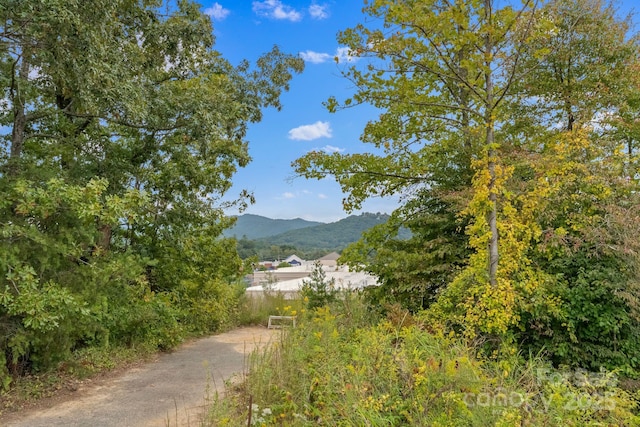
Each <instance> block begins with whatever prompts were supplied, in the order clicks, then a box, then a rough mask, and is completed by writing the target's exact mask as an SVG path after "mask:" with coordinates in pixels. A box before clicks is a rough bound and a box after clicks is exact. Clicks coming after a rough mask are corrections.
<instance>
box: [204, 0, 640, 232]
mask: <svg viewBox="0 0 640 427" xmlns="http://www.w3.org/2000/svg"><path fill="white" fill-rule="evenodd" d="M636 1H637V0H624V1H622V2H620V3H619V5H620V12H621V13H626V12H628V11H630V10H631V8H632V7H635V2H636ZM362 7H363V0H327V1H322V0H319V1H310V0H256V1H251V0H219V1H217V2H211V1H206V0H205V1H204V2H203V3H202V10H203V11H204V12H205V13H206V14H207V15H209V16H211V19H212V21H213V25H214V34H215V36H216V45H215V49H216V50H218V51H219V52H221V53H222V55H223V56H224V57H225V58H227V59H228V60H229V61H231V62H232V63H233V64H237V63H238V62H239V61H240V60H242V59H247V60H250V61H255V59H257V58H258V57H259V56H260V55H261V54H262V53H264V52H267V51H269V50H270V49H271V48H272V47H273V46H274V45H278V46H279V47H280V48H281V50H282V51H284V52H287V53H291V54H299V55H301V56H302V58H303V59H305V62H306V67H305V71H304V72H303V73H302V74H300V75H296V76H295V77H294V79H293V81H292V82H291V88H290V91H289V92H287V93H284V95H283V96H282V104H283V108H282V110H281V111H280V112H277V111H275V110H274V109H269V110H266V111H265V114H264V117H263V120H262V122H261V123H258V124H253V125H252V126H251V127H250V129H249V133H248V135H247V139H248V140H249V147H250V154H251V156H252V157H253V161H252V162H251V163H250V164H249V165H248V166H247V167H246V168H243V169H240V171H239V172H238V173H237V175H236V176H235V178H234V186H233V188H232V189H231V191H230V192H229V196H230V197H235V196H236V195H237V194H238V193H239V192H240V191H241V190H242V189H247V190H249V191H251V192H253V194H254V195H255V198H256V203H255V204H254V205H251V206H250V207H249V208H248V209H247V210H246V211H245V213H252V214H256V215H263V216H267V217H270V218H283V219H284V218H287V219H288V218H304V219H307V220H314V221H322V222H332V221H336V220H338V219H340V218H344V217H346V216H347V214H346V213H345V212H344V211H343V209H342V204H341V200H342V197H343V195H342V193H341V191H340V188H339V186H338V185H337V184H336V183H335V182H334V181H333V180H330V179H327V180H322V181H315V180H304V179H302V178H296V179H293V180H291V177H292V176H293V170H292V168H291V166H290V165H291V162H292V161H293V160H295V159H296V158H298V157H300V156H302V155H304V154H305V153H307V152H308V151H310V150H313V149H323V150H326V151H328V152H332V151H340V152H344V153H354V152H362V151H364V150H367V148H368V147H367V144H363V143H361V142H360V140H359V136H360V134H361V131H362V129H363V128H364V126H365V124H366V123H367V121H369V120H370V119H372V118H374V117H375V116H377V113H376V112H375V111H374V110H373V109H372V108H370V107H366V106H365V107H362V106H361V107H357V108H354V109H350V110H346V111H340V112H338V113H335V114H330V113H329V112H328V111H327V110H326V109H325V108H324V107H323V106H322V103H323V101H325V100H326V99H327V98H328V97H329V96H336V97H337V98H338V100H340V99H344V98H345V97H347V96H349V95H350V94H352V93H353V88H352V87H351V85H350V83H349V82H348V81H347V80H346V79H344V78H342V77H341V76H340V74H339V71H340V67H343V66H345V64H346V61H347V60H348V58H346V57H345V52H344V50H343V49H341V46H339V45H338V43H337V41H336V35H337V33H338V32H339V31H341V30H345V29H347V28H350V27H353V26H355V25H356V24H358V23H360V22H363V21H364V20H365V19H368V20H371V18H370V17H365V16H364V15H363V14H362V10H361V9H362ZM635 21H636V22H637V20H635ZM336 56H338V57H340V58H341V60H342V65H340V64H336V62H335V61H334V57H336ZM396 206H397V201H396V200H389V199H387V200H384V199H373V200H371V201H369V202H367V203H366V204H365V205H364V206H363V209H362V211H363V212H387V213H389V212H391V211H392V210H393V209H394V208H395V207H396ZM228 213H229V214H237V212H234V211H230V212H228Z"/></svg>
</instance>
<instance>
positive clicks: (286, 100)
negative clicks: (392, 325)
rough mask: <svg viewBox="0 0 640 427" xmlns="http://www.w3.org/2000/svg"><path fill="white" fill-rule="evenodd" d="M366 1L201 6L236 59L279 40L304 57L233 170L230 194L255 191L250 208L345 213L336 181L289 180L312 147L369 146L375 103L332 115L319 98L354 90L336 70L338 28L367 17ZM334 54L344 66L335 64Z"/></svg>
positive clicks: (312, 214)
mask: <svg viewBox="0 0 640 427" xmlns="http://www.w3.org/2000/svg"><path fill="white" fill-rule="evenodd" d="M362 6H363V2H362V0H333V1H332V0H330V1H326V2H322V3H320V2H312V1H295V0H282V1H278V0H266V1H249V0H246V1H238V0H233V1H232V0H226V1H225V0H221V1H218V2H213V3H207V2H203V3H202V10H203V11H204V12H205V13H206V14H208V15H210V16H211V18H212V20H213V25H214V34H215V36H216V45H215V47H214V48H215V49H216V50H217V51H219V52H221V53H222V55H223V56H224V57H225V58H226V59H228V60H229V61H231V62H232V63H233V64H237V63H238V62H239V61H240V60H242V59H248V60H250V61H255V59H257V58H258V57H259V56H260V55H261V54H262V53H265V52H268V51H269V50H271V48H272V47H273V46H274V45H278V46H279V47H280V49H281V50H282V51H284V52H287V53H291V54H294V55H298V54H299V55H301V56H302V58H304V59H305V70H304V72H303V73H302V74H298V75H295V76H294V78H293V80H292V82H291V87H290V90H289V92H286V93H284V95H283V96H282V98H281V100H282V104H283V108H282V110H281V111H279V112H278V111H276V110H275V109H273V108H271V109H268V110H265V114H264V117H263V120H262V122H261V123H258V124H253V125H251V127H250V129H249V132H248V135H247V139H248V140H249V151H250V154H251V156H252V158H253V161H252V162H251V163H250V164H249V165H248V166H247V167H245V168H243V169H240V170H239V172H238V173H237V174H236V175H235V178H234V186H233V188H232V189H231V190H230V192H229V196H230V197H235V196H236V195H237V194H238V193H239V192H240V191H241V190H242V189H247V190H249V191H251V192H253V194H254V196H255V198H256V203H255V204H254V205H251V206H250V207H249V208H248V209H247V210H246V211H245V213H252V214H256V215H263V216H266V217H270V218H283V219H284V218H286V219H288V218H304V219H307V220H314V221H322V222H331V221H336V220H339V219H341V218H344V217H346V216H347V215H348V214H346V213H345V212H344V211H343V210H342V197H343V196H342V193H341V191H340V187H339V186H338V185H337V184H336V183H335V182H334V181H333V180H330V179H327V180H322V181H316V180H305V179H303V178H296V179H293V180H292V179H291V178H292V176H293V169H292V168H291V162H292V161H293V160H295V159H296V158H298V157H300V156H302V155H304V154H305V153H307V152H308V151H310V150H313V149H323V150H326V151H328V152H332V151H340V152H344V153H354V152H361V151H363V150H365V149H367V148H368V147H366V146H365V144H362V143H361V142H360V141H359V136H360V134H361V132H362V129H363V128H364V126H365V124H366V123H367V121H369V120H370V119H371V118H373V117H375V116H374V114H375V113H374V112H373V109H372V108H371V107H366V106H364V107H358V108H355V109H351V110H348V111H341V112H339V113H336V114H330V113H329V112H328V111H327V110H326V109H325V108H324V107H323V105H322V103H323V102H324V101H326V100H327V98H328V97H329V96H332V95H334V96H337V97H338V99H343V98H345V97H346V96H348V95H349V94H351V93H353V90H352V87H351V84H350V82H348V81H347V80H346V79H344V78H342V77H341V76H340V73H339V72H340V67H344V66H345V64H346V61H348V58H347V57H346V55H345V52H344V49H341V46H339V45H338V43H337V41H336V35H337V33H338V32H339V31H341V30H345V29H347V28H350V27H353V26H354V25H356V24H357V23H359V22H361V21H362V20H363V18H364V15H363V14H362V11H361V10H362ZM336 56H338V57H340V58H341V60H342V62H343V63H342V64H341V65H340V64H336V62H335V60H334V57H336ZM396 206H397V202H396V201H395V200H382V199H374V200H371V201H370V202H367V203H366V204H365V206H363V209H362V211H363V212H391V211H392V210H393V209H394V208H395V207H396ZM236 213H237V212H234V211H230V212H229V214H236Z"/></svg>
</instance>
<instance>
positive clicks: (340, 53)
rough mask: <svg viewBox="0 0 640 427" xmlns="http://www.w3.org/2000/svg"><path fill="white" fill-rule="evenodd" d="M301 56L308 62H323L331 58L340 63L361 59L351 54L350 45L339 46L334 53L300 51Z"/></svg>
mask: <svg viewBox="0 0 640 427" xmlns="http://www.w3.org/2000/svg"><path fill="white" fill-rule="evenodd" d="M300 57H301V58H302V59H304V60H305V61H306V62H311V63H312V64H322V63H323V62H327V61H331V60H337V61H338V62H339V63H345V62H355V61H357V60H358V59H359V58H358V57H357V56H352V55H351V54H350V52H349V48H348V47H339V48H337V49H336V53H334V54H333V55H331V54H329V53H322V52H314V51H312V50H307V51H306V52H300Z"/></svg>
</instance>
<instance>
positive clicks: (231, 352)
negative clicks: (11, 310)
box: [0, 327, 278, 427]
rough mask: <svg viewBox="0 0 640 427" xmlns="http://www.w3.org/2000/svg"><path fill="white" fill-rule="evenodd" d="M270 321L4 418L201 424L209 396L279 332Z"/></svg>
mask: <svg viewBox="0 0 640 427" xmlns="http://www.w3.org/2000/svg"><path fill="white" fill-rule="evenodd" d="M277 333H278V331H277V330H273V329H272V330H269V329H267V328H264V327H248V328H239V329H235V330H232V331H229V332H226V333H223V334H220V335H214V336H211V337H207V338H203V339H200V340H197V341H193V342H190V343H187V344H185V345H183V346H181V347H180V348H178V349H177V350H176V351H174V352H171V353H165V354H161V355H159V357H158V359H157V360H156V361H154V362H150V363H148V364H144V365H141V366H139V367H136V368H132V369H130V370H127V371H125V372H122V373H121V374H119V375H117V376H114V377H111V378H109V379H107V380H105V381H100V382H99V384H93V385H88V386H83V387H81V388H79V389H78V390H77V391H76V392H74V393H73V394H72V395H70V396H69V398H68V399H66V400H65V401H62V402H57V403H56V404H54V405H53V406H50V407H44V408H42V407H41V408H38V409H37V410H31V411H28V412H24V413H17V414H16V413H14V414H9V415H7V416H6V418H7V419H5V420H2V419H0V425H2V426H7V427H80V426H82V427H85V426H86V427H110V426H113V427H156V426H158V427H166V426H176V425H177V426H198V425H200V420H201V415H202V414H203V411H204V409H205V407H206V403H207V399H210V398H212V397H214V396H215V394H216V392H217V393H222V392H223V391H224V383H225V381H226V380H229V379H232V378H233V377H234V376H235V375H241V374H242V372H243V370H244V368H245V361H246V355H247V354H248V353H250V352H251V351H252V350H254V349H255V348H256V347H259V346H263V345H265V344H267V343H268V342H270V341H271V340H272V339H274V336H275V337H276V338H277Z"/></svg>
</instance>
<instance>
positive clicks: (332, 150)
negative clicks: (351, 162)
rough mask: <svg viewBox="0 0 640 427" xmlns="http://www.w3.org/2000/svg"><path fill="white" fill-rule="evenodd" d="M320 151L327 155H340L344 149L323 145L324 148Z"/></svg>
mask: <svg viewBox="0 0 640 427" xmlns="http://www.w3.org/2000/svg"><path fill="white" fill-rule="evenodd" d="M322 150H323V151H326V152H327V153H342V152H343V151H344V148H339V147H334V146H333V145H325V146H324V147H322Z"/></svg>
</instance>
